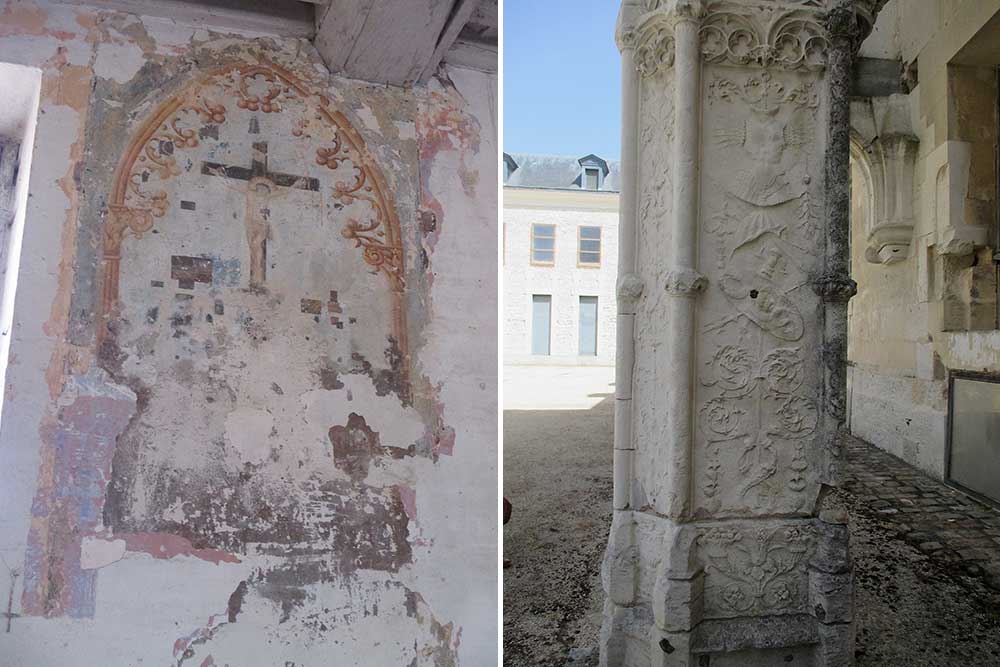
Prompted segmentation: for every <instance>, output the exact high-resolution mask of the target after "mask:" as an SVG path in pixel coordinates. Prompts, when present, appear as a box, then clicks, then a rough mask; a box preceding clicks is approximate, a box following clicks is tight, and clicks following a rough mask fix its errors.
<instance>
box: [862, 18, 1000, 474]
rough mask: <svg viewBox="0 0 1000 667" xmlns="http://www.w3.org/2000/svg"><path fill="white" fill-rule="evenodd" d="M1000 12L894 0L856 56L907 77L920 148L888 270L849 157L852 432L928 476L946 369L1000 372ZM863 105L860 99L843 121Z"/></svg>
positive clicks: (939, 453) (908, 105) (938, 461)
mask: <svg viewBox="0 0 1000 667" xmlns="http://www.w3.org/2000/svg"><path fill="white" fill-rule="evenodd" d="M997 11H1000V2H996V1H993V0H990V1H988V2H978V1H975V0H955V1H945V0H935V1H934V2H918V1H913V0H890V2H889V3H888V4H887V5H886V6H885V8H884V9H883V10H882V12H881V13H880V14H879V18H878V21H877V23H876V25H875V29H874V31H873V32H872V34H871V36H870V37H869V38H868V39H867V40H866V41H865V43H864V44H863V46H862V49H861V53H862V55H864V56H869V57H877V58H889V59H896V60H899V61H900V62H901V63H902V64H903V65H904V66H905V68H906V69H907V71H908V72H910V74H909V75H908V77H907V78H908V80H909V81H910V83H909V84H908V85H911V86H912V90H911V91H910V92H909V94H908V95H905V96H899V99H900V100H901V101H902V106H901V108H902V109H903V111H904V113H902V114H901V115H905V116H906V118H905V119H903V120H904V121H905V123H906V124H908V126H909V131H910V132H912V136H913V139H914V141H915V142H916V145H917V149H916V155H915V159H914V165H913V169H912V174H911V175H910V179H911V181H912V183H909V184H908V186H910V187H911V193H912V194H910V195H909V196H910V197H912V203H911V208H912V221H911V224H912V233H911V234H910V236H909V238H908V239H907V245H908V247H907V248H906V250H905V259H900V260H898V261H892V262H891V263H885V264H882V263H872V262H869V261H867V260H866V258H865V243H866V239H867V236H868V234H867V230H866V229H865V226H864V218H865V216H866V215H868V212H867V211H866V210H865V203H864V201H863V200H864V199H865V198H866V197H867V196H868V195H869V193H868V192H867V191H866V188H865V184H864V183H863V180H862V179H861V178H860V175H859V170H858V165H857V162H858V160H857V157H858V155H857V154H856V156H855V157H856V160H855V162H856V164H855V172H854V176H855V178H854V187H853V190H854V193H853V208H852V237H853V238H852V257H851V260H852V262H851V264H852V266H851V273H852V276H853V277H854V279H855V280H856V281H857V283H858V294H857V296H856V297H854V299H852V301H851V304H850V324H849V329H850V336H849V359H850V362H851V365H852V366H853V368H852V370H851V388H850V396H851V416H850V423H851V429H852V431H853V432H854V433H855V434H856V435H858V436H860V437H863V438H865V439H867V440H870V441H871V442H873V443H874V444H876V445H877V446H879V447H881V448H883V449H885V450H887V451H889V452H892V453H893V454H896V455H897V456H900V457H901V458H903V459H904V460H905V461H907V462H908V463H911V464H913V465H915V466H917V467H919V468H921V469H922V470H924V471H926V472H928V473H930V474H932V475H935V476H937V477H943V476H944V475H945V469H946V461H945V458H946V442H947V430H946V420H947V410H948V404H947V392H948V380H947V378H948V373H949V372H950V371H960V370H972V371H978V372H983V371H985V372H991V373H998V372H1000V363H998V361H1000V360H998V357H997V355H996V354H995V353H994V352H993V351H992V350H993V348H992V344H993V341H994V340H995V339H996V336H997V331H996V321H997V320H996V317H997V302H996V295H997V287H996V268H995V265H994V264H993V263H992V255H993V253H994V251H995V248H996V238H995V234H996V231H995V229H996V223H995V220H996V218H995V214H996V206H997V204H996V200H995V198H996V174H995V164H994V157H993V154H994V150H995V148H994V146H995V143H996V118H997V110H996V94H997V89H996V85H997V84H996V81H997V79H996V71H995V68H994V65H996V64H998V63H1000V50H998V49H997V48H996V47H995V44H996V29H995V27H993V26H994V24H995V21H993V20H992V19H993V17H994V15H995V14H996V13H997ZM871 102H872V101H871V100H856V102H855V105H854V106H852V125H855V126H856V125H858V119H859V117H861V116H863V114H862V113H854V112H855V111H857V110H859V109H861V110H863V109H864V107H865V106H866V105H869V104H871ZM875 103H876V104H879V103H881V102H880V101H879V100H875ZM858 105H860V107H859V106H858ZM863 123H864V121H863V120H862V121H861V124H863ZM861 157H862V160H869V159H870V158H869V157H866V156H861ZM896 192H897V193H898V192H899V191H898V190H897V191H896Z"/></svg>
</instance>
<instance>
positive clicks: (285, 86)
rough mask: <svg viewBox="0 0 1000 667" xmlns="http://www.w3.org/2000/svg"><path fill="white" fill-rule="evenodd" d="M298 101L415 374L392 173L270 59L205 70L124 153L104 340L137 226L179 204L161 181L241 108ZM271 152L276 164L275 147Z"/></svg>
mask: <svg viewBox="0 0 1000 667" xmlns="http://www.w3.org/2000/svg"><path fill="white" fill-rule="evenodd" d="M220 98H221V99H220ZM293 101H294V102H297V103H298V106H301V107H302V109H301V111H300V114H301V115H300V117H299V118H298V119H297V121H296V124H295V129H294V130H293V132H292V134H293V135H295V137H297V138H304V139H310V140H312V142H313V146H311V147H310V150H311V149H312V148H315V151H314V153H313V156H312V157H313V159H314V161H315V163H316V164H317V165H321V166H324V167H327V168H328V169H330V170H332V171H334V172H335V174H336V176H337V180H336V182H335V184H334V187H333V189H332V193H331V197H332V199H333V201H334V204H333V205H334V206H335V207H336V208H338V209H342V208H344V207H353V211H354V212H355V215H353V216H351V217H349V219H348V222H347V223H346V224H345V225H344V227H343V229H341V230H340V234H341V235H342V236H343V237H344V238H345V239H347V240H348V241H349V242H353V244H354V246H355V247H356V248H358V249H359V250H360V251H361V253H362V256H363V258H364V261H365V263H366V264H367V265H368V266H370V267H371V269H372V270H373V271H375V272H378V273H381V274H383V275H384V276H385V279H386V280H387V281H388V286H389V289H390V291H391V294H392V304H393V305H392V310H393V313H392V320H393V321H392V330H393V335H394V337H395V341H396V344H397V345H398V352H399V354H400V356H401V358H402V360H403V374H404V378H408V376H409V372H408V369H409V349H408V343H407V340H408V336H407V328H406V315H405V312H404V307H403V290H404V286H405V278H404V275H405V267H404V255H405V253H404V250H403V246H402V235H401V231H400V224H399V218H398V215H397V213H396V207H395V203H394V201H393V198H392V194H391V192H390V191H389V188H388V186H387V184H386V181H385V178H384V176H383V175H382V172H381V170H380V169H379V167H378V166H377V164H376V162H375V160H374V158H373V156H372V155H371V153H370V152H369V151H368V149H367V147H366V145H365V141H364V139H363V137H362V136H361V134H360V133H358V132H357V131H356V130H355V129H354V127H352V125H351V123H350V121H348V119H347V117H346V116H345V115H344V114H343V113H342V112H340V111H338V110H336V109H335V108H333V107H332V103H331V100H330V99H329V98H328V97H327V96H325V95H322V94H319V93H316V92H314V91H312V90H310V89H309V87H308V84H306V83H305V82H303V81H302V80H301V79H299V78H297V77H296V76H295V75H294V74H292V73H291V72H289V71H288V70H286V69H284V68H282V67H281V66H279V65H277V64H274V63H272V62H269V61H267V60H265V59H260V60H259V62H258V63H256V64H249V63H245V62H234V63H231V64H228V65H225V66H222V67H219V68H216V69H214V70H213V71H210V72H208V73H205V74H202V75H200V76H198V77H196V78H195V79H194V80H192V81H191V82H189V83H187V84H186V85H184V86H183V87H182V88H181V89H180V90H179V91H178V92H176V93H174V94H173V95H171V96H170V97H169V98H168V99H166V100H165V101H163V102H161V103H160V104H159V105H158V106H157V107H156V108H155V110H154V111H153V112H152V113H150V114H149V115H148V116H147V118H146V120H145V121H144V122H143V123H142V124H141V125H140V126H139V129H138V130H137V131H136V133H135V135H134V137H133V138H132V140H131V141H130V143H129V144H128V146H127V148H126V150H125V152H124V153H123V154H122V157H121V159H120V160H119V162H118V166H117V168H116V170H115V176H114V181H113V185H112V189H111V193H110V196H109V198H108V205H107V216H106V220H105V222H104V232H103V242H104V254H103V271H102V277H101V291H100V302H99V322H100V326H99V327H98V334H97V335H98V340H99V341H100V340H101V339H102V338H103V337H104V335H105V334H106V332H107V325H108V323H109V321H110V320H111V319H113V313H114V311H115V308H116V306H117V305H118V302H119V297H120V295H119V284H120V279H121V276H120V266H121V259H122V241H123V240H124V239H125V238H126V236H127V234H128V233H129V232H131V235H132V236H133V237H134V238H135V239H141V238H142V237H143V235H144V234H146V233H147V232H150V231H152V230H153V229H154V227H155V226H156V221H157V219H160V218H162V217H163V216H164V214H165V213H166V211H167V209H168V208H169V207H170V206H174V205H178V204H179V202H172V201H170V200H169V197H168V195H167V192H166V191H165V190H164V189H158V188H157V187H155V185H154V184H153V183H151V182H155V181H159V183H161V184H162V183H164V182H166V181H168V180H170V179H172V178H174V177H175V176H177V175H179V174H180V173H181V170H180V167H179V166H178V158H179V157H182V156H183V154H184V152H185V151H187V150H189V149H192V148H196V147H198V146H199V145H200V143H201V141H202V138H203V135H204V133H205V130H206V128H208V130H209V132H210V131H211V128H212V127H213V126H218V125H223V124H225V123H227V122H228V121H229V120H230V119H231V116H232V111H235V110H247V111H254V112H261V113H264V114H279V113H286V112H288V111H289V107H291V106H292V104H290V103H292V102H293ZM234 107H235V109H234ZM264 160H265V162H264V165H265V167H264V168H265V169H266V150H265V157H264ZM249 183H250V179H248V184H249ZM279 185H282V184H279ZM287 185H290V186H291V187H297V186H296V185H295V184H287ZM404 384H407V383H404Z"/></svg>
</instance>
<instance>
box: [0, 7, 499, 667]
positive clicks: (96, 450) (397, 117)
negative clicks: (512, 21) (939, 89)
mask: <svg viewBox="0 0 1000 667" xmlns="http://www.w3.org/2000/svg"><path fill="white" fill-rule="evenodd" d="M0 61H7V62H12V63H17V64H25V65H32V66H35V67H38V68H40V69H41V70H42V73H43V74H42V90H41V100H40V101H41V105H40V106H41V108H40V115H39V121H38V127H37V134H36V149H35V157H34V163H33V165H32V169H31V175H30V186H29V192H30V194H31V199H30V201H29V204H28V209H27V216H26V224H25V234H24V245H23V251H22V257H23V260H22V262H21V271H20V276H19V282H18V291H17V296H16V306H15V323H14V333H13V342H12V344H11V357H10V366H9V370H8V374H7V386H6V396H5V402H4V405H3V422H2V431H0V457H2V458H3V461H4V465H3V466H0V489H2V496H0V555H2V556H3V562H4V564H5V566H6V570H5V571H3V572H0V581H2V582H3V590H4V592H5V595H4V599H6V598H7V595H6V592H7V589H8V586H9V587H11V590H12V602H11V609H10V610H9V612H10V613H15V614H18V616H17V617H16V618H14V619H13V621H12V624H11V625H12V629H11V632H10V633H9V634H4V635H2V639H0V655H3V656H4V658H5V660H7V661H9V662H11V664H24V665H40V664H71V663H76V662H79V660H80V656H92V657H94V658H95V659H97V658H98V657H99V658H100V659H101V661H102V662H103V663H106V664H139V663H156V664H168V663H169V664H175V665H180V664H185V665H186V664H196V665H201V666H202V667H206V666H210V665H224V664H242V665H249V664H261V665H263V664H267V665H278V664H284V665H312V664H318V663H320V662H322V661H326V660H328V658H329V656H330V655H331V652H333V654H335V655H337V657H338V658H339V659H340V660H342V661H343V662H344V663H345V664H401V665H402V664H429V665H430V664H433V665H455V664H458V663H459V662H465V663H466V664H479V663H485V662H489V661H492V660H493V659H494V656H495V655H496V631H495V628H496V624H497V618H496V612H495V610H496V583H495V577H496V560H495V559H496V556H495V553H496V534H495V533H496V531H495V526H496V499H495V494H494V491H493V489H494V488H495V479H496V465H497V461H496V431H495V415H496V389H495V388H496V386H497V378H496V359H495V356H493V355H492V354H491V352H490V351H491V350H493V349H495V347H496V346H495V336H496V321H495V320H496V315H495V314H496V301H495V293H496V283H495V280H496V278H495V276H496V263H495V257H496V255H495V251H494V248H495V239H496V236H497V234H496V232H497V230H496V222H495V221H496V216H495V211H496V207H497V201H496V189H495V187H494V186H493V184H494V183H495V182H496V155H497V146H496V140H495V136H496V129H497V128H496V109H495V103H496V83H497V82H496V79H495V77H492V76H490V75H485V74H481V73H477V72H472V71H469V70H460V69H447V68H446V69H445V70H443V71H442V73H441V74H440V75H439V76H438V77H436V78H435V79H434V80H432V81H431V83H430V84H429V85H427V86H426V87H420V88H415V89H412V90H404V89H400V88H393V87H385V86H375V85H370V84H366V83H363V82H358V81H351V80H347V79H343V78H339V77H336V76H332V75H331V74H330V73H329V72H328V71H327V70H326V68H325V67H324V66H323V64H322V62H321V61H320V59H319V58H318V56H317V55H316V53H315V51H314V50H313V49H312V46H311V45H310V44H309V42H308V41H305V40H299V39H291V38H280V37H276V36H269V35H256V34H253V35H251V34H245V33H235V32H234V33H220V32H212V31H209V30H205V29H197V28H193V27H186V26H184V25H182V24H180V23H177V22H172V21H164V20H161V19H152V18H145V17H139V16H134V15H129V14H124V13H118V12H111V11H97V10H91V9H87V8H83V7H70V6H65V5H56V4H51V5H50V4H46V3H34V2H17V1H13V0H12V1H10V2H5V3H0ZM483 350H486V351H487V352H486V353H484V352H483ZM5 611H8V610H5Z"/></svg>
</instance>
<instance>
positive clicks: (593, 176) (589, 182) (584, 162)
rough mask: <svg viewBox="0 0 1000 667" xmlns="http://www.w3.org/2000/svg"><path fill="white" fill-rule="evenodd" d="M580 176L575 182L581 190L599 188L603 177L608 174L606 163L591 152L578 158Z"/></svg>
mask: <svg viewBox="0 0 1000 667" xmlns="http://www.w3.org/2000/svg"><path fill="white" fill-rule="evenodd" d="M577 162H579V164H580V169H581V171H580V176H579V177H578V179H577V181H576V183H578V184H579V186H580V189H582V190H600V189H601V188H602V187H604V179H605V177H606V176H607V175H608V163H607V162H606V161H604V160H602V159H601V158H599V157H597V156H596V155H594V154H593V153H591V154H590V155H588V156H586V157H582V158H580V159H579V160H578V161H577Z"/></svg>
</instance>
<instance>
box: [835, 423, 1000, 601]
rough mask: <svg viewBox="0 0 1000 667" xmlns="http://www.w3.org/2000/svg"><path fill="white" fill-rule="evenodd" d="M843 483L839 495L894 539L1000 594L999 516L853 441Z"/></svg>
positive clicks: (883, 453)
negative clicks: (879, 521)
mask: <svg viewBox="0 0 1000 667" xmlns="http://www.w3.org/2000/svg"><path fill="white" fill-rule="evenodd" d="M845 478H846V479H845V481H844V485H843V489H844V491H847V492H848V493H850V494H851V495H853V496H855V497H856V498H857V499H858V500H860V501H862V503H863V504H864V505H865V506H866V507H867V509H868V510H870V511H871V512H870V513H873V514H875V515H876V516H878V517H880V518H882V519H885V520H886V521H887V523H888V524H889V527H891V529H892V530H893V531H894V533H895V535H896V537H898V538H900V539H902V540H904V541H905V542H907V543H908V544H910V545H912V546H914V547H916V548H917V550H918V551H920V552H921V553H923V554H924V555H926V556H928V557H930V558H931V559H933V560H935V561H938V562H940V563H942V564H948V565H953V566H957V567H959V568H961V570H962V571H964V572H965V573H966V574H970V575H972V576H977V577H982V579H983V582H984V583H985V584H986V585H987V586H989V587H990V588H992V589H994V590H1000V512H998V511H997V510H995V509H992V508H990V507H987V506H985V505H984V504H982V503H980V502H978V501H976V500H973V499H972V498H970V497H969V496H967V495H965V494H963V493H962V492H960V491H957V490H955V489H953V488H951V487H949V486H947V485H946V484H943V483H941V482H938V481H936V480H934V479H931V478H930V477H928V476H926V475H925V474H923V473H921V472H920V471H918V470H917V469H915V468H912V467H910V466H909V465H907V464H906V463H904V462H902V461H901V460H899V459H897V458H896V457H894V456H892V455H891V454H887V453H886V452H884V451H882V450H880V449H878V448H876V447H872V446H871V445H869V444H868V443H866V442H864V441H863V440H859V439H857V438H850V440H849V442H848V471H847V475H845Z"/></svg>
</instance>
